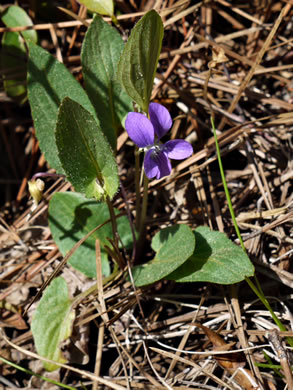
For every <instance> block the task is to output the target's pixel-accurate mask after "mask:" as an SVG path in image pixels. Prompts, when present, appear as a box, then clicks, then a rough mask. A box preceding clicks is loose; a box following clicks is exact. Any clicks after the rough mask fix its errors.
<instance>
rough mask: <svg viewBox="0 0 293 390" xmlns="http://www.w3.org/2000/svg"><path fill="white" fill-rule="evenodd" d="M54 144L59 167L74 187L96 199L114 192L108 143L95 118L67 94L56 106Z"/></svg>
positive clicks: (115, 176)
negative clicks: (59, 104) (60, 166)
mask: <svg viewBox="0 0 293 390" xmlns="http://www.w3.org/2000/svg"><path fill="white" fill-rule="evenodd" d="M56 144H57V148H58V152H59V158H60V161H61V163H62V167H63V169H64V171H65V173H66V176H67V178H68V180H69V181H70V182H71V183H72V184H73V185H74V187H75V189H76V191H78V192H82V193H84V194H85V195H86V197H88V198H95V199H97V200H99V199H104V198H106V196H109V197H110V198H112V197H113V196H114V195H115V194H116V192H117V190H118V187H119V177H118V168H117V164H116V162H115V158H114V156H113V153H112V150H111V148H110V145H109V143H108V142H107V140H106V138H105V136H104V134H103V133H102V131H101V129H100V126H99V124H98V123H97V121H96V120H95V118H94V117H93V116H92V115H91V114H90V113H89V112H88V111H87V110H85V109H84V108H83V107H82V106H81V105H80V104H78V103H76V102H75V101H73V100H71V99H70V98H68V97H67V98H65V99H64V100H63V101H62V104H61V106H60V109H59V113H58V119H57V125H56Z"/></svg>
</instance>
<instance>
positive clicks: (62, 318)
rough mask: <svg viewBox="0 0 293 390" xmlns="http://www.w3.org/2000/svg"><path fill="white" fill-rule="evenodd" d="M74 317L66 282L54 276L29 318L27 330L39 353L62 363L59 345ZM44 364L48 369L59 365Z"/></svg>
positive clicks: (64, 361)
mask: <svg viewBox="0 0 293 390" xmlns="http://www.w3.org/2000/svg"><path fill="white" fill-rule="evenodd" d="M74 318H75V313H74V311H73V310H72V306H71V300H70V298H69V293H68V288H67V285H66V282H65V280H64V279H63V278H61V277H59V278H56V279H54V280H53V281H52V283H51V284H50V285H49V286H48V287H47V288H46V290H45V292H44V294H43V296H42V298H41V300H40V302H39V304H38V307H37V309H36V311H35V313H34V316H33V319H32V324H31V330H32V334H33V337H34V341H35V346H36V349H37V352H38V354H39V355H41V356H43V357H45V358H47V359H51V360H54V361H55V362H58V363H66V359H65V358H64V356H63V355H62V352H61V348H60V347H61V343H62V342H63V341H65V340H66V339H68V338H69V337H70V336H71V333H72V325H73V321H74ZM44 367H45V369H46V370H48V371H54V370H56V369H57V368H59V366H57V365H56V364H52V363H45V362H44Z"/></svg>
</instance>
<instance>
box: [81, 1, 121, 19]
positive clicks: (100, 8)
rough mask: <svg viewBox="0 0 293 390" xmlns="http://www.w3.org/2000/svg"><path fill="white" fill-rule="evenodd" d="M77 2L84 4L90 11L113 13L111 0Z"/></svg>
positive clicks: (105, 13) (111, 14) (104, 13)
mask: <svg viewBox="0 0 293 390" xmlns="http://www.w3.org/2000/svg"><path fill="white" fill-rule="evenodd" d="M79 3H81V4H83V5H85V6H86V7H87V8H88V9H89V10H90V11H93V12H97V13H98V14H101V15H108V16H113V15H114V2H113V1H112V0H79Z"/></svg>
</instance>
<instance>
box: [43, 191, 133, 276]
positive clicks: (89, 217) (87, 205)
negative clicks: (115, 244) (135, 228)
mask: <svg viewBox="0 0 293 390" xmlns="http://www.w3.org/2000/svg"><path fill="white" fill-rule="evenodd" d="M115 213H116V214H118V210H115ZM109 219H110V215H109V210H108V207H107V205H106V204H105V203H97V202H96V201H93V200H89V199H87V198H85V197H84V196H83V195H81V194H78V193H76V192H64V193H61V192H60V193H55V194H54V196H53V197H52V199H51V200H50V205H49V226H50V229H51V232H52V236H53V239H54V241H55V242H56V244H57V245H58V248H59V249H60V251H61V253H62V254H63V255H64V256H65V255H66V254H67V253H68V252H69V251H70V250H71V249H72V247H73V246H74V245H75V244H76V243H77V242H78V241H79V240H80V239H82V238H83V237H84V236H85V235H86V234H87V233H89V232H90V231H91V230H92V229H94V228H95V227H97V226H99V225H100V224H102V223H104V222H105V221H107V220H109ZM117 228H118V233H119V236H120V238H121V241H122V242H123V245H124V246H125V247H126V248H129V247H130V245H131V244H132V234H131V229H130V226H129V222H128V219H127V217H125V216H122V217H120V218H117ZM107 237H109V238H113V234H112V226H111V222H109V223H107V224H106V225H104V226H103V227H102V228H100V229H99V230H97V231H96V232H95V233H93V234H92V235H91V236H90V237H89V238H88V239H87V240H86V241H85V242H84V243H83V244H82V245H81V246H80V247H79V248H78V249H77V250H76V251H75V252H74V253H73V254H72V256H71V257H70V259H69V264H70V265H71V266H72V267H74V268H76V269H78V270H79V271H81V272H82V273H84V274H85V275H86V276H88V277H90V278H95V277H96V276H97V272H96V251H95V242H96V240H97V239H98V240H99V241H100V247H101V259H102V272H103V275H104V276H109V275H110V266H109V262H108V256H107V253H106V251H105V249H104V245H108V246H109V245H110V244H109V241H108V240H107Z"/></svg>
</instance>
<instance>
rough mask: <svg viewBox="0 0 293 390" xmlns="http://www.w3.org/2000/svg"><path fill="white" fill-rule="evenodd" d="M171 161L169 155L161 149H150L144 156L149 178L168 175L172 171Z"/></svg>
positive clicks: (145, 168) (146, 172)
mask: <svg viewBox="0 0 293 390" xmlns="http://www.w3.org/2000/svg"><path fill="white" fill-rule="evenodd" d="M171 169H172V166H171V163H170V161H169V159H168V157H167V155H166V154H165V153H164V152H162V151H161V150H155V149H154V148H152V149H150V150H149V151H148V152H147V153H146V155H145V158H144V170H145V174H146V175H147V177H148V178H149V179H152V178H153V177H156V179H161V177H164V176H168V175H170V173H171Z"/></svg>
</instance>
